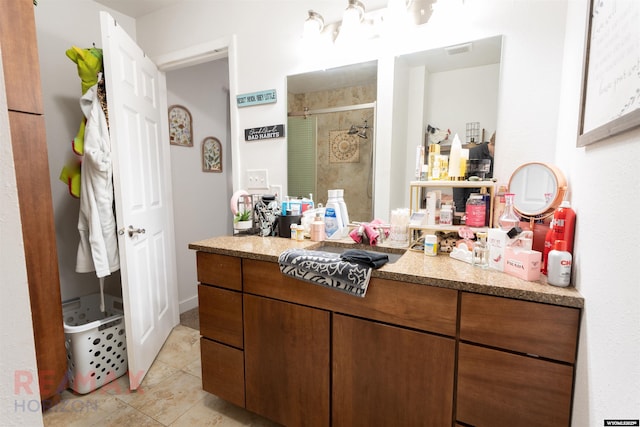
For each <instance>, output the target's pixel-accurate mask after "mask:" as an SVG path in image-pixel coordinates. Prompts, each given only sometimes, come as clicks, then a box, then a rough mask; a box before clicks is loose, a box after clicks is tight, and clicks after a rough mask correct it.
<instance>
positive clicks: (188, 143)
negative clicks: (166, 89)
mask: <svg viewBox="0 0 640 427" xmlns="http://www.w3.org/2000/svg"><path fill="white" fill-rule="evenodd" d="M169 143H170V144H171V145H180V146H183V147H193V121H192V119H191V113H190V112H189V110H187V108H186V107H183V106H182V105H172V106H171V107H169Z"/></svg>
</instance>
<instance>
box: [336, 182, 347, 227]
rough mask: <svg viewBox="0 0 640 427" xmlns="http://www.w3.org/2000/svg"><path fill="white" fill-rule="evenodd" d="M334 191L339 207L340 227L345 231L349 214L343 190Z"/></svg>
mask: <svg viewBox="0 0 640 427" xmlns="http://www.w3.org/2000/svg"><path fill="white" fill-rule="evenodd" d="M335 191H336V195H337V198H338V206H340V219H341V220H342V222H341V226H342V228H344V229H345V230H346V229H347V228H348V227H349V212H348V211H347V204H346V203H345V202H344V190H343V189H341V188H340V189H338V190H335Z"/></svg>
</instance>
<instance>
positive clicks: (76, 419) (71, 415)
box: [43, 390, 129, 427]
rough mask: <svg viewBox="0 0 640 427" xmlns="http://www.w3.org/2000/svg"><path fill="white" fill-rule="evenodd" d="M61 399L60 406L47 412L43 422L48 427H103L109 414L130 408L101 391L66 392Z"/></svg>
mask: <svg viewBox="0 0 640 427" xmlns="http://www.w3.org/2000/svg"><path fill="white" fill-rule="evenodd" d="M61 397H62V401H61V402H60V403H59V404H57V405H56V406H54V407H53V408H51V409H49V410H48V411H47V412H45V414H44V416H43V422H44V425H45V426H46V427H58V426H60V427H62V426H64V427H70V426H88V425H92V426H103V425H105V424H104V423H102V422H101V420H104V419H105V418H106V417H107V416H109V414H112V413H117V412H121V411H122V410H124V409H126V408H129V406H128V405H127V404H126V403H124V402H122V401H120V400H118V399H117V398H116V397H114V396H112V395H110V394H108V393H104V392H100V391H99V390H97V391H94V392H93V393H90V394H85V395H76V394H74V393H72V392H70V391H64V392H62V395H61Z"/></svg>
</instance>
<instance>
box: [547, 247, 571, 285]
mask: <svg viewBox="0 0 640 427" xmlns="http://www.w3.org/2000/svg"><path fill="white" fill-rule="evenodd" d="M548 263H549V265H548V267H547V272H548V274H547V283H549V284H550V285H554V286H561V287H565V286H569V283H570V282H571V264H572V256H571V254H570V253H569V251H567V242H565V241H564V240H556V241H555V243H554V244H553V249H552V250H551V251H550V252H549V258H548Z"/></svg>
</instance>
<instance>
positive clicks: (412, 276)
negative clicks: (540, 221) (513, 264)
mask: <svg viewBox="0 0 640 427" xmlns="http://www.w3.org/2000/svg"><path fill="white" fill-rule="evenodd" d="M325 244H332V245H338V246H347V247H358V249H364V250H367V249H375V250H377V251H389V252H392V253H394V252H395V253H397V252H398V251H403V249H398V248H392V247H384V246H379V247H376V248H371V247H368V246H362V245H356V244H354V243H352V242H351V243H350V240H349V239H345V240H340V241H335V242H333V241H331V242H326V241H325V242H312V241H292V240H291V239H284V238H278V237H259V236H241V237H239V236H221V237H213V238H210V239H205V240H201V241H197V242H193V243H190V244H189V248H190V249H193V250H196V251H201V252H208V253H213V254H220V255H230V256H235V257H240V258H246V259H254V260H259V261H269V262H277V261H278V256H279V255H280V254H281V253H282V252H284V251H285V250H287V249H290V248H301V249H315V248H317V247H320V246H322V245H325ZM371 277H372V278H380V279H389V280H395V281H401V282H407V283H414V284H422V285H429V286H435V287H441V288H449V289H454V290H460V291H467V292H473V293H478V294H485V295H493V296H500V297H507V298H513V299H519V300H524V301H533V302H541V303H547V304H553V305H559V306H566V307H576V308H583V306H584V298H583V297H582V296H581V295H580V293H579V292H578V291H577V290H576V289H575V288H574V287H567V288H561V287H556V286H552V285H548V284H547V283H546V278H545V277H544V276H541V279H540V280H538V281H535V282H529V281H526V280H522V279H518V278H516V277H513V276H510V275H508V274H505V273H502V272H499V271H496V270H491V269H486V270H484V269H480V268H478V267H474V266H472V265H471V264H467V263H464V262H460V261H457V260H455V259H452V258H451V257H449V256H447V255H444V254H440V255H438V256H435V257H425V256H424V255H423V254H422V253H421V252H414V251H408V250H407V251H406V252H405V253H404V255H402V256H401V257H400V259H398V261H396V262H394V263H388V264H386V265H384V266H383V267H381V268H379V269H377V270H374V271H373V273H372V275H371Z"/></svg>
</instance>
